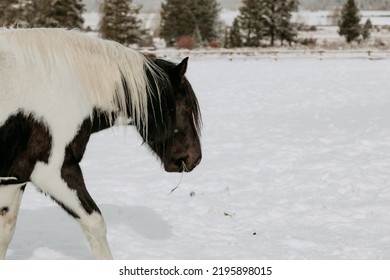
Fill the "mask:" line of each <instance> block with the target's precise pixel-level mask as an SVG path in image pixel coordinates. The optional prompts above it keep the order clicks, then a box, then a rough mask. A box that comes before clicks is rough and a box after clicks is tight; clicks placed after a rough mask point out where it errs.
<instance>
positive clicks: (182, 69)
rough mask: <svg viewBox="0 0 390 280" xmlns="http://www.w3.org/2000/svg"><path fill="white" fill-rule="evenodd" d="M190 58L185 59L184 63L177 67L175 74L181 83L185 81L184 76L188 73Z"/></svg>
mask: <svg viewBox="0 0 390 280" xmlns="http://www.w3.org/2000/svg"><path fill="white" fill-rule="evenodd" d="M187 64H188V57H186V58H184V59H183V61H182V62H180V63H179V64H178V65H176V66H175V74H176V75H177V76H176V77H177V78H178V80H179V81H180V82H183V81H184V75H185V74H186V72H187Z"/></svg>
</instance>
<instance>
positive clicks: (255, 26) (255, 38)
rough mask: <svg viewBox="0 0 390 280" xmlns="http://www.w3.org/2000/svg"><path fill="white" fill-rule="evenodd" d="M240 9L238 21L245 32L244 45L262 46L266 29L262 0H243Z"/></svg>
mask: <svg viewBox="0 0 390 280" xmlns="http://www.w3.org/2000/svg"><path fill="white" fill-rule="evenodd" d="M239 11H240V14H239V15H238V18H237V21H238V22H237V23H239V26H240V28H241V31H242V33H243V40H242V43H243V45H244V46H246V47H258V46H260V42H261V39H262V38H263V31H264V25H263V20H262V14H263V5H262V2H261V0H243V1H242V6H241V7H240V9H239Z"/></svg>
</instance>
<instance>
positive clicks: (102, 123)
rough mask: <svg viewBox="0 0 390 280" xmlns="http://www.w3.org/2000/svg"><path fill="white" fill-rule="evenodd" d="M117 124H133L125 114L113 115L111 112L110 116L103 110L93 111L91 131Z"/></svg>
mask: <svg viewBox="0 0 390 280" xmlns="http://www.w3.org/2000/svg"><path fill="white" fill-rule="evenodd" d="M117 125H133V122H132V120H131V118H128V117H125V116H115V114H111V116H108V115H107V113H105V112H101V111H98V110H95V111H94V113H93V122H92V133H95V132H99V131H101V130H104V129H106V128H109V127H112V126H117Z"/></svg>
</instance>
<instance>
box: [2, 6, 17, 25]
mask: <svg viewBox="0 0 390 280" xmlns="http://www.w3.org/2000/svg"><path fill="white" fill-rule="evenodd" d="M0 15H1V16H0V26H11V25H14V24H17V21H18V20H19V1H18V0H1V1H0Z"/></svg>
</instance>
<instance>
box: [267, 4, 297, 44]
mask: <svg viewBox="0 0 390 280" xmlns="http://www.w3.org/2000/svg"><path fill="white" fill-rule="evenodd" d="M279 3H280V4H279V5H280V6H279V13H278V16H277V35H278V36H279V39H280V41H281V44H282V45H283V41H284V40H286V41H287V42H288V43H289V44H290V43H291V42H293V41H296V37H297V34H298V31H297V29H296V24H293V23H292V22H291V17H292V12H293V11H297V10H298V0H288V1H279ZM271 45H272V43H271Z"/></svg>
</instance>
